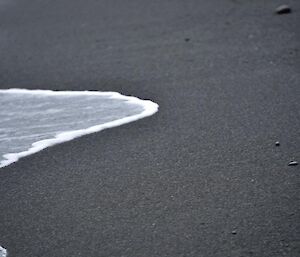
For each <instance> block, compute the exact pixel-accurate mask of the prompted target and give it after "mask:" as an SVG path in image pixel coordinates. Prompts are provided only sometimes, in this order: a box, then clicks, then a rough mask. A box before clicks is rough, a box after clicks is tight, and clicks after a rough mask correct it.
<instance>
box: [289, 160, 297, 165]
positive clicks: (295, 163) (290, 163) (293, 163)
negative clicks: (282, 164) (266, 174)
mask: <svg viewBox="0 0 300 257" xmlns="http://www.w3.org/2000/svg"><path fill="white" fill-rule="evenodd" d="M296 165H298V162H296V161H290V162H289V164H288V166H296Z"/></svg>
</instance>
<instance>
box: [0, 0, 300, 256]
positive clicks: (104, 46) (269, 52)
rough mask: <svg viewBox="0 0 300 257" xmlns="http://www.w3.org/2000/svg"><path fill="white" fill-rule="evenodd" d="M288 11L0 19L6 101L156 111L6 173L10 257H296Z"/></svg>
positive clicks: (48, 14)
mask: <svg viewBox="0 0 300 257" xmlns="http://www.w3.org/2000/svg"><path fill="white" fill-rule="evenodd" d="M289 4H290V6H291V7H292V12H291V13H290V14H286V15H276V14H274V10H275V8H276V3H274V1H263V2H262V1H259V0H254V1H250V2H243V3H242V2H240V1H217V0H212V1H204V0H203V1H199V0H197V1H189V2H186V1H180V0H178V1H177V0H174V1H159V2H155V1H150V2H149V1H136V0H132V1H123V0H122V1H121V0H116V1H108V0H107V1H106V0H102V1H92V0H87V1H81V0H72V1H70V0H61V1H56V2H53V1H50V0H46V1H43V3H42V2H39V3H38V2H35V1H29V0H24V1H20V0H16V1H15V4H14V5H10V6H4V7H2V6H1V7H0V14H1V15H0V24H1V30H0V38H1V43H0V88H5V87H12V88H16V87H18V88H20V87H21V88H28V89H35V88H40V89H51V90H75V91H81V90H97V91H115V92H120V93H122V94H124V95H134V96H137V97H138V98H141V99H146V98H147V99H148V98H149V99H152V100H153V101H154V102H156V103H159V105H160V110H159V112H158V113H157V114H155V115H153V116H151V117H148V118H147V119H141V120H138V121H136V122H132V123H129V124H126V125H123V126H120V127H115V128H112V129H108V130H103V131H101V132H100V133H94V134H90V135H86V136H84V137H80V138H77V139H74V140H72V141H69V142H67V143H64V144H59V145H56V146H53V147H49V148H47V149H45V150H43V151H41V152H38V153H36V154H34V155H31V156H29V157H24V158H22V159H20V160H19V161H18V162H16V163H14V164H11V165H9V166H7V167H5V168H1V169H0V195H1V199H0V210H1V212H0V229H1V233H0V234H1V235H0V245H1V246H3V247H5V248H6V249H7V251H8V256H9V257H10V256H14V257H24V256H43V257H62V256H66V257H68V256H74V257H75V256H91V257H92V256H111V257H114V256H116V257H117V256H118V257H119V256H128V257H129V256H130V257H157V256H166V257H167V256H170V257H177V256H178V257H179V256H195V257H196V256H203V257H224V256H232V257H240V256H249V257H250V256H251V257H253V256H255V257H269V256H274V257H281V256H283V255H285V256H291V257H292V256H295V255H297V253H298V249H299V248H298V244H297V242H298V238H299V229H298V228H297V226H296V224H299V218H298V217H299V215H298V212H297V203H298V195H299V187H298V183H297V181H299V167H300V166H299V165H298V166H288V163H289V161H290V160H291V159H292V158H293V159H295V160H298V161H299V160H300V155H299V143H300V142H299V140H300V139H299V129H300V124H299V120H298V118H297V117H299V110H300V99H299V98H300V95H299V94H298V92H299V83H300V75H299V72H298V70H299V61H298V60H299V42H298V38H299V32H298V31H299V29H298V28H299V25H300V24H299V10H300V3H299V1H293V0H291V1H289ZM187 39H188V40H187ZM1 50H2V51H1ZM276 141H279V142H280V146H279V147H277V146H276V145H275V142H276Z"/></svg>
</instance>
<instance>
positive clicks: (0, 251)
mask: <svg viewBox="0 0 300 257" xmlns="http://www.w3.org/2000/svg"><path fill="white" fill-rule="evenodd" d="M6 256H7V250H6V249H5V248H3V247H1V246H0V257H6Z"/></svg>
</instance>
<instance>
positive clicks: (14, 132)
mask: <svg viewBox="0 0 300 257" xmlns="http://www.w3.org/2000/svg"><path fill="white" fill-rule="evenodd" d="M0 106H1V109H0V122H1V123H0V124H1V125H0V157H1V156H3V158H4V159H2V160H1V159H0V168H1V167H4V166H7V165H9V164H11V163H13V162H16V161H17V160H18V159H20V158H22V157H24V156H27V155H30V154H33V153H36V152H38V151H41V150H43V149H45V148H47V147H49V146H53V145H56V144H59V143H62V142H66V141H69V140H72V139H74V138H77V137H80V136H83V135H86V134H90V133H94V132H98V131H101V130H103V129H106V128H112V127H116V126H120V125H122V124H126V123H129V122H132V121H136V120H139V119H141V118H144V117H147V116H150V115H153V114H154V113H155V112H157V110H158V105H157V104H156V103H154V102H152V101H149V100H141V99H139V98H136V97H132V96H124V95H121V94H119V93H116V92H98V91H51V90H28V89H5V90H0ZM0 257H2V256H1V255H0Z"/></svg>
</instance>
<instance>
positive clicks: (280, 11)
mask: <svg viewBox="0 0 300 257" xmlns="http://www.w3.org/2000/svg"><path fill="white" fill-rule="evenodd" d="M291 11H292V9H291V8H290V7H289V6H288V5H286V4H283V5H280V6H278V7H277V8H276V13H277V14H286V13H290V12H291Z"/></svg>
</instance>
